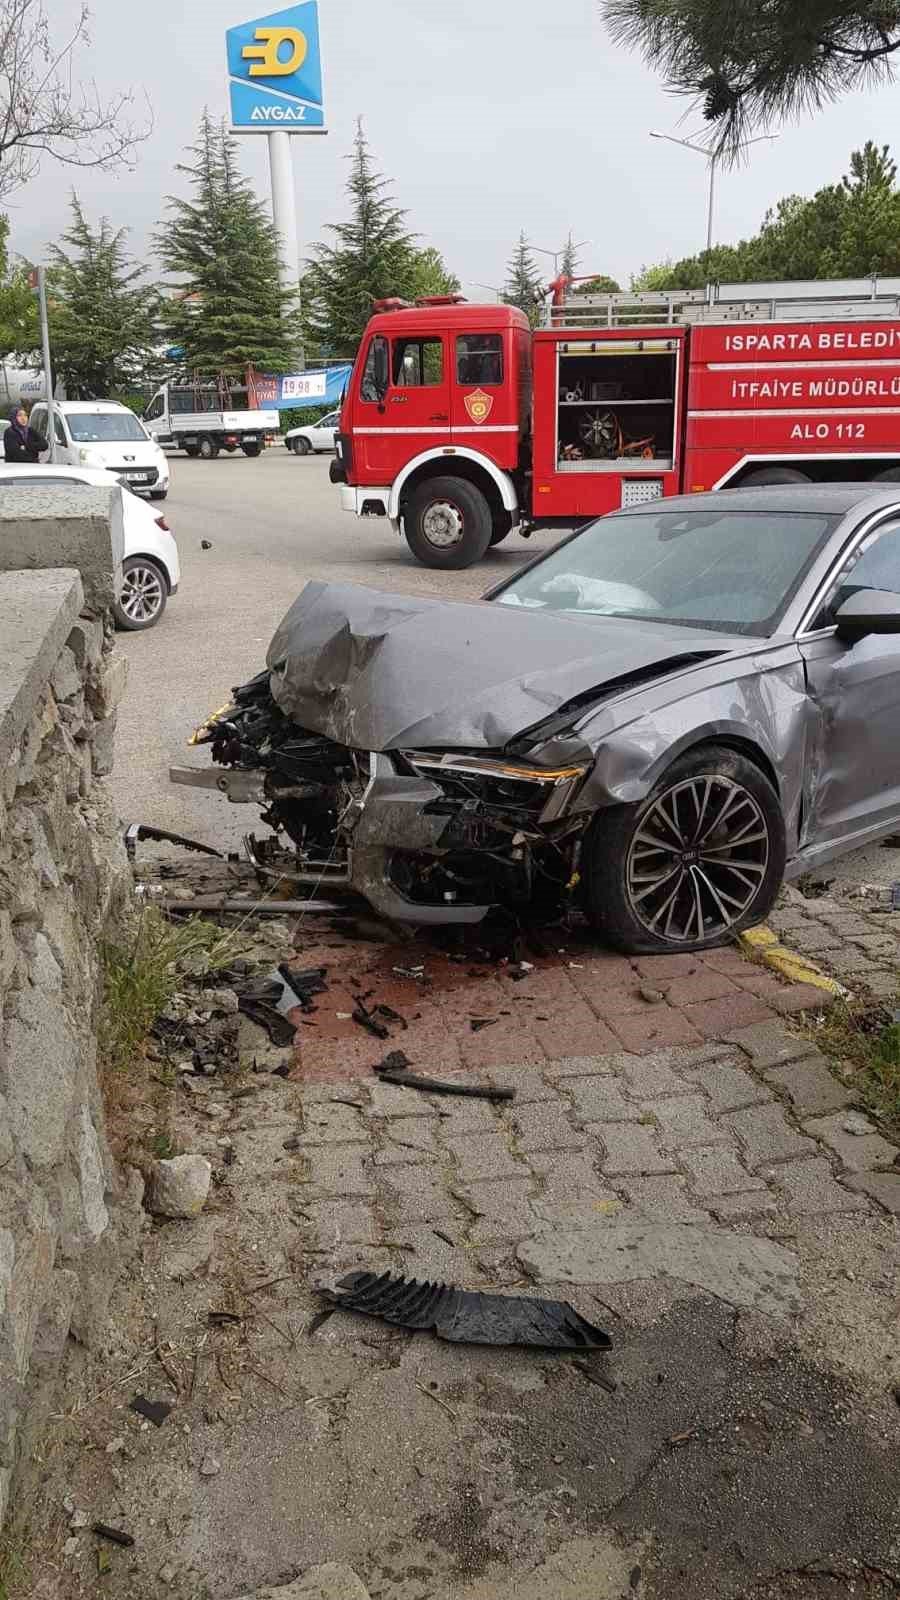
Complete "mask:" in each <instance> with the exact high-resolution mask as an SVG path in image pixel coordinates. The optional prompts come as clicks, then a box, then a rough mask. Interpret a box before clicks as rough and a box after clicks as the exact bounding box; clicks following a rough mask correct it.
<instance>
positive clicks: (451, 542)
mask: <svg viewBox="0 0 900 1600" xmlns="http://www.w3.org/2000/svg"><path fill="white" fill-rule="evenodd" d="M403 528H404V532H405V534H406V542H407V544H408V545H409V548H410V550H411V551H412V553H413V555H414V556H415V557H416V559H417V560H418V561H421V562H422V565H423V566H425V567H441V568H443V569H444V570H449V569H452V570H457V569H459V568H460V567H471V566H474V564H475V562H476V561H480V560H481V558H482V556H483V555H484V553H485V551H486V550H487V549H488V547H489V545H490V542H491V509H490V506H489V505H488V503H487V501H486V499H485V497H484V495H483V494H482V493H481V490H480V489H476V488H475V485H474V484H471V483H468V482H467V481H466V479H465V478H431V479H430V480H429V481H428V482H427V483H423V484H422V485H421V486H420V487H419V488H418V489H414V490H413V492H412V494H411V495H410V499H409V504H408V505H407V507H406V511H405V513H404V517H403Z"/></svg>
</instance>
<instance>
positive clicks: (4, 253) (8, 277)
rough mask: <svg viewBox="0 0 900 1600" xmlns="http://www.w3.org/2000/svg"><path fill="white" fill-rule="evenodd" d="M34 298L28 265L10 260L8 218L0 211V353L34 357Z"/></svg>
mask: <svg viewBox="0 0 900 1600" xmlns="http://www.w3.org/2000/svg"><path fill="white" fill-rule="evenodd" d="M40 338H41V335H40V329H39V327H38V310H37V300H36V299H35V297H34V294H33V293H32V291H31V288H30V287H29V284H28V268H27V267H26V266H24V265H21V264H20V265H19V266H15V267H10V264H9V218H8V217H5V216H2V215H0V357H6V356H9V355H15V356H16V357H22V358H23V359H25V360H31V359H32V358H34V360H35V361H36V360H37V356H36V351H37V349H38V346H39V344H40Z"/></svg>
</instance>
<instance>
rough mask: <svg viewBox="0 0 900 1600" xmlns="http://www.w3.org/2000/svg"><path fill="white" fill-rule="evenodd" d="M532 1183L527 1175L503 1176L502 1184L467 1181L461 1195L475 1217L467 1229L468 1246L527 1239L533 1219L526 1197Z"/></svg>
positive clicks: (529, 1193)
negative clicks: (520, 1176)
mask: <svg viewBox="0 0 900 1600" xmlns="http://www.w3.org/2000/svg"><path fill="white" fill-rule="evenodd" d="M534 1187H535V1186H534V1183H533V1182H532V1180H531V1179H530V1178H506V1179H504V1181H503V1182H502V1183H469V1184H466V1186H465V1189H464V1190H462V1191H461V1192H462V1194H463V1195H464V1198H465V1200H466V1204H467V1205H470V1206H472V1207H474V1208H475V1209H476V1210H477V1212H478V1216H477V1218H476V1220H475V1221H474V1222H473V1223H472V1225H471V1227H470V1228H469V1235H468V1236H469V1242H470V1244H472V1245H484V1244H495V1243H497V1242H500V1241H502V1240H505V1239H508V1240H510V1241H518V1240H519V1239H528V1238H530V1236H531V1234H533V1233H534V1231H535V1227H536V1222H535V1216H534V1212H533V1211H532V1209H531V1205H530V1200H531V1195H532V1191H533V1189H534Z"/></svg>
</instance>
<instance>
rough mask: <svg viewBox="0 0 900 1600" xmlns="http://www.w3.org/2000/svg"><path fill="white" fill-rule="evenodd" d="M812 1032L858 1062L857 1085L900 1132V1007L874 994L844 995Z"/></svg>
mask: <svg viewBox="0 0 900 1600" xmlns="http://www.w3.org/2000/svg"><path fill="white" fill-rule="evenodd" d="M811 1036H812V1037H813V1038H814V1039H815V1042H816V1044H817V1045H818V1046H819V1048H820V1049H821V1050H825V1051H826V1052H827V1053H828V1055H830V1056H834V1057H836V1058H837V1059H838V1060H839V1061H841V1062H849V1063H850V1065H851V1066H852V1067H853V1068H855V1074H854V1079H853V1082H854V1087H855V1088H857V1089H858V1090H859V1092H860V1094H861V1095H862V1097H863V1099H864V1100H865V1102H866V1104H867V1106H868V1107H869V1109H870V1110H871V1111H873V1112H875V1114H876V1115H877V1116H879V1117H881V1118H883V1119H884V1121H885V1122H886V1123H887V1124H888V1125H889V1127H890V1128H891V1130H892V1131H893V1132H894V1133H897V1132H900V1010H898V1009H897V1008H896V1007H894V1006H885V1005H879V1004H877V1003H875V1002H873V1001H871V1000H841V1001H838V1002H837V1003H836V1004H835V1005H833V1006H832V1007H831V1009H830V1011H829V1012H828V1013H827V1015H826V1016H825V1017H823V1018H822V1020H821V1021H820V1022H819V1023H818V1024H817V1025H816V1026H815V1028H813V1029H812V1030H811Z"/></svg>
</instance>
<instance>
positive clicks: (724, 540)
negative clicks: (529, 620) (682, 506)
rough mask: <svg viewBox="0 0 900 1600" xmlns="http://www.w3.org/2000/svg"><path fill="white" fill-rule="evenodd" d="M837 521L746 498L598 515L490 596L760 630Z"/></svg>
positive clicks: (773, 622)
mask: <svg viewBox="0 0 900 1600" xmlns="http://www.w3.org/2000/svg"><path fill="white" fill-rule="evenodd" d="M837 521H838V518H837V517H834V516H824V515H822V514H821V513H819V512H815V513H813V512H793V511H792V512H786V511H752V510H750V509H749V508H748V510H746V511H742V510H734V509H729V510H725V509H724V508H723V510H721V511H706V510H703V511H701V510H699V509H698V510H696V511H695V510H693V509H691V510H687V511H685V510H678V511H675V510H672V511H666V510H663V509H658V510H654V511H649V510H648V511H646V512H641V513H640V514H636V515H629V516H611V517H603V518H601V520H600V521H599V522H594V523H592V524H591V526H590V527H589V528H585V529H584V531H583V532H582V533H580V534H579V535H578V536H577V537H576V538H574V539H571V540H570V541H569V542H568V543H566V544H565V545H562V546H561V547H560V548H559V549H558V550H555V551H551V553H550V555H548V556H547V558H546V560H544V561H540V562H538V564H537V565H536V566H534V567H532V568H531V570H530V571H527V572H524V573H523V574H522V576H521V577H520V578H514V579H513V581H512V583H511V584H510V585H509V586H508V587H507V588H506V589H504V590H503V592H502V593H501V594H499V595H498V596H497V604H498V605H505V606H528V607H529V608H532V609H544V610H548V611H571V612H577V613H578V614H579V615H586V616H609V617H640V618H646V619H647V620H648V621H653V622H678V623H682V624H684V625H685V626H687V627H691V628H710V629H713V630H715V631H716V632H723V633H743V634H750V635H751V636H756V637H759V638H766V637H767V636H768V635H769V634H771V633H774V632H775V631H776V629H777V627H778V622H779V620H780V618H781V616H782V614H783V612H784V609H785V607H786V605H787V603H788V601H789V600H790V599H791V597H792V595H793V594H794V593H795V591H796V589H797V587H798V585H799V584H800V582H801V580H802V578H803V576H804V574H805V573H806V572H807V571H808V569H809V567H810V565H811V563H812V561H813V559H814V557H815V555H816V553H817V551H818V550H819V549H820V548H821V546H822V544H823V542H824V541H825V540H826V539H827V538H828V536H829V534H830V533H831V531H832V530H833V528H834V527H835V525H836V523H837Z"/></svg>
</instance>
